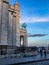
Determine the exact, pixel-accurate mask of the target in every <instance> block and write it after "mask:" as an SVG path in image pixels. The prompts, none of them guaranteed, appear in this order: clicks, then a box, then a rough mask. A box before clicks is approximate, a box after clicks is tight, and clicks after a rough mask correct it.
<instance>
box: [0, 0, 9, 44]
mask: <svg viewBox="0 0 49 65" xmlns="http://www.w3.org/2000/svg"><path fill="white" fill-rule="evenodd" d="M8 9H9V5H8V2H7V1H3V3H2V34H1V45H8V43H7V34H8V24H7V23H8V17H9V14H8Z"/></svg>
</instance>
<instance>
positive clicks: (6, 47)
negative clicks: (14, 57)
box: [0, 0, 27, 54]
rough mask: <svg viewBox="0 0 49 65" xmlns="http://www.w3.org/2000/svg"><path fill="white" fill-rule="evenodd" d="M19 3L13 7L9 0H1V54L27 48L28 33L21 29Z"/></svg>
mask: <svg viewBox="0 0 49 65" xmlns="http://www.w3.org/2000/svg"><path fill="white" fill-rule="evenodd" d="M19 23H20V15H19V7H18V3H16V4H15V5H14V6H11V5H10V4H9V3H8V1H7V0H0V54H9V53H14V51H15V50H16V47H20V46H21V38H22V37H23V45H24V46H27V36H26V35H27V31H26V30H24V29H20V27H19Z"/></svg>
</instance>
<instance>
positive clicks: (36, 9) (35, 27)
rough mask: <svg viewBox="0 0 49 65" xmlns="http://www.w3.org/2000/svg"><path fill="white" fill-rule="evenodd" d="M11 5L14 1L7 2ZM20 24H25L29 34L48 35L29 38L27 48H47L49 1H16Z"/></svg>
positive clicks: (48, 39)
mask: <svg viewBox="0 0 49 65" xmlns="http://www.w3.org/2000/svg"><path fill="white" fill-rule="evenodd" d="M9 2H10V4H11V5H13V4H14V3H15V2H16V0H14V1H13V0H9ZM18 4H19V10H20V24H22V23H24V22H25V23H26V24H27V32H28V33H31V34H48V35H47V36H44V37H32V38H31V37H29V38H28V45H29V46H48V44H49V0H18Z"/></svg>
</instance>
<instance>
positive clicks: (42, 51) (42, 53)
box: [39, 48, 47, 57]
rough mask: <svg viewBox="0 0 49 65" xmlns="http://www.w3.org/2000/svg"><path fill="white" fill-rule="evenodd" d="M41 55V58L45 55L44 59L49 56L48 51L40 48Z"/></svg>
mask: <svg viewBox="0 0 49 65" xmlns="http://www.w3.org/2000/svg"><path fill="white" fill-rule="evenodd" d="M39 53H40V56H41V57H42V56H43V55H44V57H46V56H47V54H46V49H45V48H40V51H39Z"/></svg>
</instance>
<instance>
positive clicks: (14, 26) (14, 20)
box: [12, 12, 16, 46]
mask: <svg viewBox="0 0 49 65" xmlns="http://www.w3.org/2000/svg"><path fill="white" fill-rule="evenodd" d="M12 22H13V46H16V15H15V12H13V21H12Z"/></svg>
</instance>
